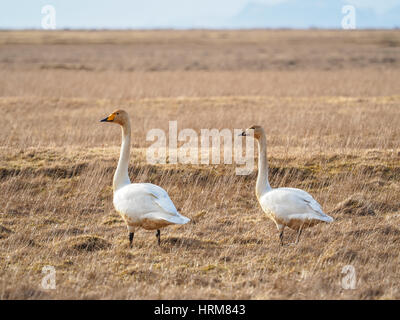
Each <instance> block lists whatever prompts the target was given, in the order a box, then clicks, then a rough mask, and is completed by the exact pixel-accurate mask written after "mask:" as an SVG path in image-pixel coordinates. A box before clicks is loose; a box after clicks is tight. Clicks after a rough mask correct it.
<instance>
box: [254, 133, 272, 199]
mask: <svg viewBox="0 0 400 320" xmlns="http://www.w3.org/2000/svg"><path fill="white" fill-rule="evenodd" d="M270 190H271V186H270V184H269V181H268V164H267V139H266V138H265V134H264V133H263V134H262V135H261V137H260V138H259V139H258V176H257V183H256V196H257V198H260V197H261V196H262V195H263V194H264V193H266V192H268V191H270Z"/></svg>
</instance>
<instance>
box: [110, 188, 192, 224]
mask: <svg viewBox="0 0 400 320" xmlns="http://www.w3.org/2000/svg"><path fill="white" fill-rule="evenodd" d="M113 203H114V207H115V210H117V211H118V212H119V213H120V214H121V216H122V217H123V219H124V220H125V222H126V224H127V225H128V226H130V227H131V229H135V228H136V227H142V228H143V229H146V230H154V229H160V228H162V227H165V226H167V225H169V224H185V223H187V222H189V221H190V219H188V218H186V217H184V216H182V215H180V214H179V212H178V211H177V210H176V208H175V206H174V204H173V202H172V201H171V199H170V197H169V196H168V193H167V192H166V191H165V190H164V189H163V188H161V187H159V186H157V185H155V184H151V183H132V184H128V185H126V186H123V187H122V188H119V189H118V190H117V191H116V192H114V199H113Z"/></svg>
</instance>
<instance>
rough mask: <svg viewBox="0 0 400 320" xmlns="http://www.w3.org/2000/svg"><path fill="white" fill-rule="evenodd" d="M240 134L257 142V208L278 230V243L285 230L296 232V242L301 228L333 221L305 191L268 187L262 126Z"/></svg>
mask: <svg viewBox="0 0 400 320" xmlns="http://www.w3.org/2000/svg"><path fill="white" fill-rule="evenodd" d="M242 135H243V136H246V135H254V138H256V139H257V141H258V154H259V157H258V158H259V165H258V176H257V184H256V195H257V198H258V201H259V203H260V205H261V208H262V209H263V211H264V212H265V213H266V214H267V215H268V217H269V218H270V219H271V220H273V221H274V222H275V224H276V226H277V228H278V230H279V231H280V235H279V238H280V240H281V244H282V239H283V230H284V228H285V227H289V228H291V229H294V230H298V234H297V240H296V242H298V240H299V237H300V234H301V232H302V230H303V229H304V228H305V227H311V226H313V225H315V224H317V223H320V222H332V221H333V218H332V217H330V216H328V215H326V214H325V213H324V212H323V210H322V208H321V206H320V204H319V203H318V202H317V201H315V199H314V198H313V197H312V196H311V195H310V194H309V193H307V192H306V191H304V190H301V189H296V188H271V186H270V184H269V181H268V166H267V159H266V137H265V132H264V129H263V128H262V127H260V126H252V127H250V128H249V129H247V130H246V131H244V132H243V133H242Z"/></svg>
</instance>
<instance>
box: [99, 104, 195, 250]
mask: <svg viewBox="0 0 400 320" xmlns="http://www.w3.org/2000/svg"><path fill="white" fill-rule="evenodd" d="M100 121H101V122H111V123H117V124H119V125H120V126H121V129H122V144H121V152H120V157H119V161H118V166H117V170H116V171H115V174H114V180H113V191H114V199H113V204H114V208H115V210H117V211H118V212H119V213H120V214H121V216H122V218H123V219H124V220H125V222H126V224H127V227H128V232H129V243H130V246H131V247H132V241H133V236H134V232H135V230H136V229H137V228H138V227H142V228H144V229H146V230H157V233H156V237H157V239H158V244H159V245H160V242H161V239H160V228H163V227H165V226H167V225H170V224H185V223H187V222H189V221H190V219H189V218H186V217H184V216H182V215H181V214H179V212H178V211H177V210H176V208H175V206H174V204H173V202H172V201H171V199H170V198H169V196H168V193H167V192H166V191H165V190H164V189H163V188H161V187H159V186H156V185H154V184H151V183H131V181H130V180H129V176H128V164H129V152H130V147H131V124H130V120H129V116H128V113H127V112H126V111H124V110H116V111H114V112H113V113H111V114H110V115H109V116H108V117H107V118H105V119H103V120H100Z"/></svg>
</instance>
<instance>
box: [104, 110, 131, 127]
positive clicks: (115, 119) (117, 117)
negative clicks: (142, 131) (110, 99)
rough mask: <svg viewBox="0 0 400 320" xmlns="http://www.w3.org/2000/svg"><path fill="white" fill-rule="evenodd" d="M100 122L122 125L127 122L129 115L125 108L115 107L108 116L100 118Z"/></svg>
mask: <svg viewBox="0 0 400 320" xmlns="http://www.w3.org/2000/svg"><path fill="white" fill-rule="evenodd" d="M100 122H112V123H118V124H119V125H121V126H124V125H125V124H127V123H128V122H129V116H128V113H127V112H126V111H125V110H121V109H117V110H115V111H114V112H112V113H111V114H110V115H109V116H108V117H106V118H104V119H102V120H100Z"/></svg>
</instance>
